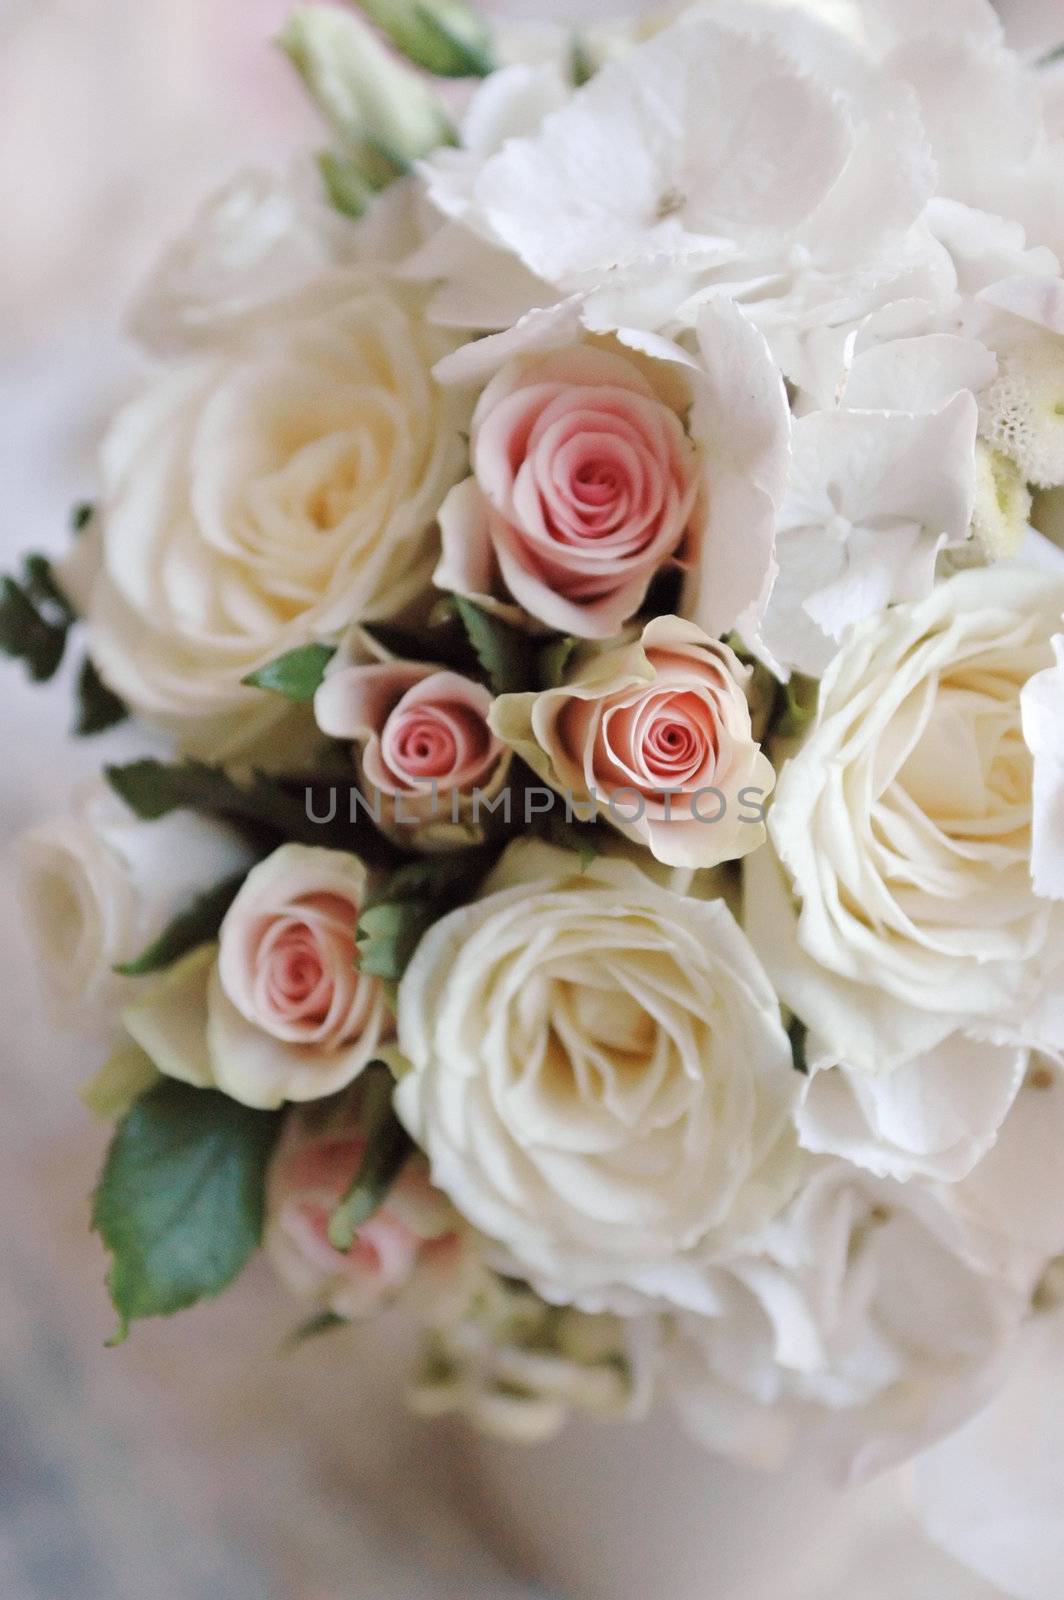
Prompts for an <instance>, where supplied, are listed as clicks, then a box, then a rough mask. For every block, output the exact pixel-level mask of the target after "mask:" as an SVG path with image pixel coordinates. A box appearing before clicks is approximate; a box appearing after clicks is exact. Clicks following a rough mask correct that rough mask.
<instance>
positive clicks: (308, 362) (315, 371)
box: [89, 267, 465, 759]
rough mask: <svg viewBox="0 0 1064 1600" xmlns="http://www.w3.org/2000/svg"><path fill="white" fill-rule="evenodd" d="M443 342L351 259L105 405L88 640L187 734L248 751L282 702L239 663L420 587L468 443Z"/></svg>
mask: <svg viewBox="0 0 1064 1600" xmlns="http://www.w3.org/2000/svg"><path fill="white" fill-rule="evenodd" d="M450 345H451V341H450V340H448V339H445V338H443V339H441V336H440V335H438V334H435V333H433V332H431V331H430V330H427V329H426V328H425V326H424V324H423V322H422V319H421V315H420V310H419V303H418V301H417V299H416V298H415V297H414V296H413V295H412V294H411V292H410V291H407V290H400V289H398V288H396V287H395V286H394V285H389V284H387V283H386V282H385V281H384V279H383V278H382V277H381V276H379V275H377V274H376V273H374V272H373V271H372V270H371V269H370V268H368V267H365V268H357V267H355V268H351V269H350V270H348V271H345V272H335V273H332V274H329V275H326V276H323V277H319V278H315V279H313V280H311V281H309V282H308V283H307V284H306V285H305V287H304V288H303V290H302V292H301V293H299V294H297V295H294V296H293V297H292V298H291V299H289V300H288V301H287V302H286V303H285V306H284V313H283V316H282V315H281V314H280V312H279V313H278V315H277V317H276V318H274V317H271V318H270V319H269V320H268V321H267V320H263V321H257V320H254V319H253V320H252V321H251V322H250V323H248V325H247V326H246V327H244V328H243V329H242V330H241V331H238V330H236V329H234V330H233V331H232V333H231V335H230V336H229V337H228V338H227V339H224V340H219V341H218V342H217V343H216V344H214V345H211V346H210V347H209V348H204V349H202V350H201V352H200V353H199V354H197V355H191V356H189V357H187V358H186V359H184V360H181V361H178V362H176V363H175V364H174V365H172V366H171V367H170V368H169V369H168V370H166V371H165V372H164V373H163V374H162V375H161V376H160V377H159V378H158V379H157V380H156V381H155V382H154V383H153V384H152V385H151V386H150V387H149V388H148V389H147V391H146V392H145V393H144V394H143V395H142V396H141V397H140V398H139V399H137V400H135V401H134V402H133V403H132V404H131V405H129V406H128V407H127V408H126V410H125V411H124V412H123V413H122V414H121V415H120V416H119V418H118V420H117V421H116V423H115V425H114V427H113V428H112V430H111V432H110V434H109V436H108V438H107V440H106V443H105V446H104V452H103V493H102V499H101V522H102V528H103V570H102V572H101V574H100V576H99V578H98V580H97V582H96V585H95V587H94V591H93V594H92V598H91V604H90V607H89V627H90V635H91V650H92V655H93V659H94V660H95V661H96V663H97V665H98V666H99V668H100V671H101V673H102V674H103V676H104V677H105V678H106V679H107V681H108V682H109V683H110V684H111V685H112V687H113V688H114V689H116V690H117V691H118V693H119V694H121V695H122V696H123V698H124V699H125V700H127V701H128V702H129V703H130V704H131V705H132V706H133V708H134V709H135V710H136V711H138V712H139V713H141V714H142V715H143V716H145V717H147V718H148V719H150V720H152V721H154V722H156V723H158V724H160V725H163V726H165V727H167V728H169V729H171V730H173V731H175V732H176V733H177V734H178V735H179V736H180V737H181V739H182V742H183V744H184V746H185V748H187V749H189V750H193V751H195V752H196V753H197V754H200V755H204V756H207V757H212V758H216V759H217V758H222V757H226V756H229V755H231V754H233V753H234V752H235V751H237V750H240V751H246V750H247V749H248V748H249V746H251V745H252V744H253V743H254V742H256V741H261V740H262V739H263V738H265V736H267V735H268V734H269V733H270V732H271V731H272V730H274V729H275V728H276V727H277V726H278V724H279V723H280V722H281V721H283V720H285V719H286V718H289V717H291V715H292V713H291V708H290V707H286V706H285V704H284V703H283V701H280V699H279V697H275V696H271V695H267V694H264V693H262V692H261V691H259V690H256V689H253V688H247V687H244V686H243V683H242V680H243V679H244V678H245V677H246V676H247V674H248V673H250V672H252V671H254V670H255V669H256V668H258V667H260V666H262V665H264V664H265V663H266V662H268V661H270V660H272V659H273V658H274V657H276V656H278V655H281V654H283V653H284V652H286V651H288V650H291V649H294V648H297V647H298V646H300V645H303V644H306V643H308V642H310V641H311V640H314V639H323V638H329V637H332V636H335V635H338V634H339V633H340V632H341V631H342V630H343V629H344V628H345V627H347V626H348V625H349V624H350V623H351V622H352V621H356V620H370V619H373V618H380V617H386V616H390V615H393V614H394V613H396V612H397V611H398V610H400V609H401V608H402V607H403V606H405V605H407V604H408V603H409V602H411V601H412V600H414V599H415V598H416V597H417V596H418V595H419V594H420V593H421V592H422V591H423V590H424V589H426V588H427V586H428V583H429V579H430V576H431V571H432V566H433V564H434V559H435V556H436V554H437V540H436V537H435V531H434V523H435V518H436V513H437V511H438V510H439V506H440V503H441V501H442V499H443V497H444V495H445V493H446V491H447V490H448V488H449V487H450V486H451V484H452V483H453V482H454V481H455V479H456V478H457V477H458V475H459V472H460V470H461V466H462V462H463V454H464V446H463V443H462V439H461V428H462V426H463V419H464V416H465V408H464V407H463V406H462V404H461V403H460V402H456V400H455V399H454V398H453V396H452V394H451V393H449V392H445V391H443V390H441V389H439V388H438V387H437V386H436V384H435V383H434V381H433V379H432V377H431V375H430V369H431V366H432V364H433V362H434V361H435V359H436V358H437V357H438V356H440V355H442V354H443V352H444V351H445V350H446V349H448V348H450ZM308 720H309V719H308Z"/></svg>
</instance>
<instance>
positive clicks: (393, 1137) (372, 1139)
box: [329, 1065, 414, 1250]
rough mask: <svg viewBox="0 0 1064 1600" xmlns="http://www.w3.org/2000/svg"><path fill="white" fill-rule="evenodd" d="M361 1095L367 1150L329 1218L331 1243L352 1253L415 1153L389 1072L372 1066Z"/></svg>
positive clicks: (338, 1248) (337, 1248)
mask: <svg viewBox="0 0 1064 1600" xmlns="http://www.w3.org/2000/svg"><path fill="white" fill-rule="evenodd" d="M367 1072H368V1074H369V1076H368V1077H367V1078H366V1080H365V1085H364V1088H363V1094H362V1105H361V1120H362V1126H363V1129H364V1132H365V1136H366V1148H365V1152H364V1154H363V1157H362V1162H361V1165H360V1166H359V1169H358V1171H357V1172H356V1174H355V1176H354V1178H353V1180H352V1183H351V1187H350V1188H349V1189H348V1191H347V1193H346V1194H345V1195H344V1197H343V1199H342V1200H341V1201H340V1203H339V1205H337V1206H336V1208H335V1210H334V1211H333V1213H332V1216H331V1217H330V1218H329V1243H330V1244H331V1245H332V1246H333V1248H334V1249H335V1250H350V1248H351V1246H352V1245H353V1244H354V1242H355V1235H356V1234H357V1232H358V1230H359V1228H361V1227H363V1226H364V1224H365V1223H367V1222H368V1221H369V1219H370V1218H371V1217H372V1216H373V1215H374V1214H375V1212H377V1211H379V1210H380V1207H381V1205H382V1203H383V1201H384V1199H385V1196H386V1195H387V1194H388V1191H389V1190H390V1189H391V1187H392V1185H393V1184H394V1182H395V1180H396V1178H398V1176H399V1174H400V1172H401V1171H402V1170H403V1168H404V1166H405V1165H406V1163H407V1161H408V1160H409V1158H410V1155H411V1154H412V1152H413V1150H414V1141H413V1140H412V1139H411V1137H410V1135H409V1134H408V1133H407V1131H406V1129H405V1128H404V1127H403V1125H402V1123H401V1122H400V1121H399V1119H398V1118H397V1117H396V1115H395V1112H394V1111H393V1110H392V1096H393V1095H394V1093H395V1082H394V1079H393V1078H392V1075H391V1073H390V1072H389V1071H388V1069H387V1068H386V1067H385V1068H382V1069H380V1070H377V1069H376V1068H375V1066H374V1065H371V1066H370V1067H369V1068H368V1069H367Z"/></svg>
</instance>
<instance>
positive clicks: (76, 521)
mask: <svg viewBox="0 0 1064 1600" xmlns="http://www.w3.org/2000/svg"><path fill="white" fill-rule="evenodd" d="M95 515H96V507H95V506H94V505H93V503H92V501H91V500H79V501H78V503H77V505H76V506H74V507H73V509H72V510H71V513H70V531H71V533H84V532H85V529H86V528H87V527H88V525H89V523H90V522H91V521H92V519H93V517H94V516H95Z"/></svg>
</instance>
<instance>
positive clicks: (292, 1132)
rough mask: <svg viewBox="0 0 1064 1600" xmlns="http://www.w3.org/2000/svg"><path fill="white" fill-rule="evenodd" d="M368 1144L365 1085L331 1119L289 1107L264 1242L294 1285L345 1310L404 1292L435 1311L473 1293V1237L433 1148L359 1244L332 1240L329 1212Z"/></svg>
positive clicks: (403, 1176) (408, 1301) (358, 1311)
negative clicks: (446, 1188)
mask: <svg viewBox="0 0 1064 1600" xmlns="http://www.w3.org/2000/svg"><path fill="white" fill-rule="evenodd" d="M365 1151H366V1134H365V1128H364V1117H363V1116H362V1108H361V1106H360V1104H359V1096H358V1094H357V1091H356V1093H355V1095H354V1096H353V1097H350V1098H348V1099H346V1100H345V1101H342V1102H341V1103H340V1104H339V1105H337V1106H336V1107H335V1108H333V1109H332V1110H331V1111H330V1114H329V1116H328V1117H327V1119H326V1120H325V1121H324V1122H323V1121H322V1118H321V1117H320V1115H319V1116H315V1115H308V1114H307V1113H306V1112H303V1111H293V1112H291V1113H289V1115H288V1117H287V1119H286V1121H285V1126H284V1131H283V1133H282V1135H281V1138H280V1140H279V1142H278V1145H277V1149H276V1151H275V1153H274V1156H273V1159H272V1162H271V1165H270V1171H269V1175H268V1179H267V1186H266V1228H265V1233H264V1235H263V1246H264V1248H265V1250H266V1253H267V1255H268V1256H269V1257H270V1259H271V1261H272V1262H273V1265H274V1267H275V1268H276V1270H277V1273H278V1275H279V1276H280V1278H281V1279H282V1281H283V1282H284V1283H285V1285H286V1286H287V1287H288V1288H289V1289H290V1290H291V1291H292V1293H293V1294H295V1295H298V1296H299V1298H300V1299H303V1300H306V1301H309V1302H310V1303H312V1304H313V1305H315V1306H317V1307H318V1309H320V1310H325V1311H332V1312H334V1313H335V1314H336V1315H337V1316H340V1317H348V1318H356V1317H368V1316H373V1315H375V1314H376V1313H378V1312H379V1311H381V1310H383V1309H384V1307H385V1306H387V1305H388V1304H390V1303H391V1302H393V1301H395V1300H397V1299H400V1298H401V1299H402V1301H403V1303H404V1304H405V1305H407V1306H408V1307H409V1308H410V1309H414V1310H416V1311H418V1313H419V1314H420V1315H422V1316H425V1317H427V1318H428V1319H429V1320H434V1318H435V1316H436V1315H437V1314H439V1313H441V1312H442V1311H443V1308H444V1307H448V1308H449V1309H450V1310H451V1311H452V1312H453V1314H455V1315H457V1314H458V1313H459V1312H460V1311H462V1310H463V1309H464V1302H465V1300H467V1299H468V1296H469V1292H470V1288H471V1278H470V1272H469V1264H470V1255H469V1246H468V1241H467V1239H466V1237H465V1234H464V1232H463V1230H462V1228H461V1224H460V1221H459V1219H458V1217H457V1216H456V1215H455V1213H454V1211H453V1210H452V1208H451V1206H450V1204H449V1202H448V1201H447V1200H445V1199H444V1197H443V1195H441V1194H440V1193H438V1191H437V1190H435V1189H433V1187H432V1185H431V1183H430V1182H429V1178H428V1171H427V1168H426V1164H425V1160H424V1157H423V1156H421V1155H420V1153H414V1154H412V1155H411V1157H410V1159H409V1161H407V1163H406V1165H405V1166H404V1167H403V1169H402V1171H401V1172H400V1173H399V1176H398V1177H397V1178H396V1180H395V1182H394V1183H393V1184H392V1186H391V1188H390V1189H389V1191H388V1193H387V1195H386V1196H385V1198H384V1200H383V1202H382V1204H381V1205H380V1206H379V1207H378V1209H377V1210H376V1211H375V1212H374V1214H373V1216H372V1217H370V1218H369V1220H368V1221H367V1222H364V1223H363V1224H362V1225H361V1227H359V1228H358V1230H357V1232H356V1234H355V1239H354V1243H353V1244H352V1246H351V1248H350V1249H349V1250H346V1251H344V1250H338V1249H336V1247H335V1246H334V1245H333V1244H332V1243H330V1240H329V1219H330V1218H331V1216H332V1213H333V1212H334V1210H335V1209H336V1207H337V1206H338V1205H339V1203H340V1201H341V1200H342V1199H343V1197H344V1195H345V1194H346V1193H347V1191H348V1189H349V1188H350V1187H351V1184H352V1182H353V1181H354V1179H355V1177H356V1175H357V1173H358V1171H359V1168H360V1166H361V1164H362V1161H363V1158H364V1156H365Z"/></svg>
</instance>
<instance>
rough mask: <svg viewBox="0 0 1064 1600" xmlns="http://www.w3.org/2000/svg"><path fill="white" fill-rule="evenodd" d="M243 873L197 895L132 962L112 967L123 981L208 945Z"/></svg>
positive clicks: (220, 923)
mask: <svg viewBox="0 0 1064 1600" xmlns="http://www.w3.org/2000/svg"><path fill="white" fill-rule="evenodd" d="M246 876H247V874H246V873H244V872H238V873H236V875H235V876H234V877H232V878H226V880H225V882H224V883H220V884H218V886H217V887H216V888H214V889H209V890H208V891H207V893H206V894H201V895H199V896H197V898H196V899H195V900H193V901H192V903H191V905H189V906H186V908H185V910H184V911H182V912H180V913H179V914H178V915H177V916H176V917H175V918H174V920H173V922H171V923H170V925H169V927H168V928H166V929H164V931H163V932H162V933H161V934H160V935H159V937H158V939H156V940H155V942H154V943H153V944H150V945H149V946H148V948H147V949H146V950H145V951H144V952H143V953H142V954H141V955H139V956H138V957H137V959H136V960H135V961H126V962H123V963H122V965H121V966H118V967H116V968H115V971H116V972H120V973H121V974H122V976H123V977H124V978H142V977H143V976H144V975H145V973H148V972H159V971H160V970H161V969H162V968H163V967H169V966H172V965H173V963H174V962H175V961H179V960H180V959H181V957H182V956H184V955H187V954H188V952H189V951H190V950H196V949H198V948H199V946H200V945H201V944H210V943H211V942H212V941H213V940H214V939H215V938H216V937H217V934H218V929H219V928H220V927H221V925H222V922H223V920H224V917H225V914H226V912H227V911H228V910H229V907H230V906H231V905H232V903H233V901H234V900H235V899H236V897H237V894H238V893H239V891H240V888H241V886H242V885H243V882H244V879H245V878H246Z"/></svg>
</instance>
